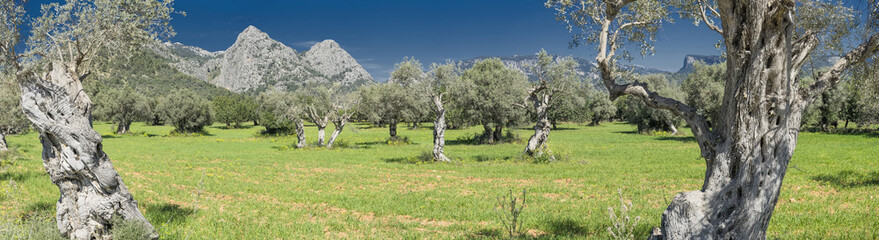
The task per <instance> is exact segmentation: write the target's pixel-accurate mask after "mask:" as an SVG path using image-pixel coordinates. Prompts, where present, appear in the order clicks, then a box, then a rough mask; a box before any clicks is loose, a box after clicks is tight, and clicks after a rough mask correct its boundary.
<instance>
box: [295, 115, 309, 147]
mask: <svg viewBox="0 0 879 240" xmlns="http://www.w3.org/2000/svg"><path fill="white" fill-rule="evenodd" d="M293 123H294V124H295V128H296V129H294V131H296V138H297V139H298V140H297V141H296V148H304V147H305V146H306V145H308V143H307V142H306V141H305V124H303V122H302V118H298V117H297V118H296V119H295V120H293Z"/></svg>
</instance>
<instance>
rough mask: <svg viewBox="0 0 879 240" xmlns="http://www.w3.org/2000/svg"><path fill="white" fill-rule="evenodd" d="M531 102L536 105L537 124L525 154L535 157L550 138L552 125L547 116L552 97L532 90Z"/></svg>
mask: <svg viewBox="0 0 879 240" xmlns="http://www.w3.org/2000/svg"><path fill="white" fill-rule="evenodd" d="M529 100H531V102H532V103H534V110H535V112H537V123H536V124H534V134H533V135H531V138H530V139H528V145H526V146H525V154H528V156H534V154H536V153H537V152H536V151H539V149H540V147H542V146H543V144H545V143H546V139H547V138H549V131H550V130H551V128H552V123H551V122H550V121H549V118H548V117H547V114H546V111H547V109H549V100H550V95H549V94H544V95H542V96H541V95H538V93H537V92H535V90H532V91H531V94H530V97H529Z"/></svg>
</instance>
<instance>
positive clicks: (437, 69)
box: [425, 63, 461, 162]
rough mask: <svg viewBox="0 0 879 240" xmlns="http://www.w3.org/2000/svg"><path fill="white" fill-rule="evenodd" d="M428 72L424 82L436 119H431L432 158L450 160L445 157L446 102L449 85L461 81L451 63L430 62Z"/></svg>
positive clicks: (442, 160)
mask: <svg viewBox="0 0 879 240" xmlns="http://www.w3.org/2000/svg"><path fill="white" fill-rule="evenodd" d="M430 69H431V70H430V74H429V75H428V77H427V81H425V84H426V85H427V86H426V88H427V90H428V93H429V94H428V96H429V97H430V100H431V102H432V103H433V105H431V106H432V109H433V113H434V115H436V119H434V121H433V160H434V161H437V162H450V161H451V160H450V159H449V158H448V157H446V154H445V149H444V148H445V146H446V138H445V136H446V103H447V102H448V101H449V99H448V96H449V95H448V91H449V89H450V87H449V86H450V85H453V84H456V83H457V82H459V81H461V76H460V75H459V70H458V68H457V67H456V66H455V65H454V64H453V63H446V64H442V65H440V64H435V63H434V64H432V65H431V66H430Z"/></svg>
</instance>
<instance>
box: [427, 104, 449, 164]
mask: <svg viewBox="0 0 879 240" xmlns="http://www.w3.org/2000/svg"><path fill="white" fill-rule="evenodd" d="M432 98H433V105H434V108H433V111H434V112H435V113H436V119H435V120H434V121H433V160H434V161H438V162H451V160H450V159H449V158H448V157H446V154H445V152H444V150H443V148H444V147H445V146H446V138H445V136H446V108H445V107H443V95H442V94H438V95H434V96H432Z"/></svg>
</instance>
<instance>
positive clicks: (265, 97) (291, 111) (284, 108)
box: [257, 91, 308, 148]
mask: <svg viewBox="0 0 879 240" xmlns="http://www.w3.org/2000/svg"><path fill="white" fill-rule="evenodd" d="M297 101H298V99H297V97H296V96H295V95H294V94H292V93H288V92H283V91H269V92H263V93H260V95H259V96H258V97H257V102H258V105H259V111H258V114H259V122H260V123H261V124H262V126H263V127H265V128H266V130H265V131H264V133H266V134H287V133H289V132H290V131H294V133H295V134H296V137H297V140H298V141H297V143H296V148H303V147H305V146H306V145H307V144H308V143H307V142H306V140H305V124H304V123H303V118H305V117H304V116H303V115H305V113H304V111H303V109H302V107H301V106H300V105H298V102H297Z"/></svg>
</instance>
